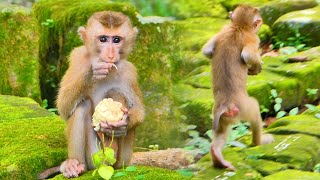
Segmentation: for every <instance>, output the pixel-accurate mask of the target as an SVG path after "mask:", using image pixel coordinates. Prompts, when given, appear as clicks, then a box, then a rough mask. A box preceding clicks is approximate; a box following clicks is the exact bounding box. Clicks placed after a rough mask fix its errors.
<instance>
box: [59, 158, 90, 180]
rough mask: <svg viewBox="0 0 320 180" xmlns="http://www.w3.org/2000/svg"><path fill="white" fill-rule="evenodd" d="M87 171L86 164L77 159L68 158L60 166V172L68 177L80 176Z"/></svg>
mask: <svg viewBox="0 0 320 180" xmlns="http://www.w3.org/2000/svg"><path fill="white" fill-rule="evenodd" d="M84 171H85V165H84V164H80V163H79V161H78V160H76V159H67V160H65V161H64V162H63V163H62V164H61V166H60V172H61V173H62V174H63V175H64V177H66V178H72V177H78V176H79V174H81V173H82V172H84Z"/></svg>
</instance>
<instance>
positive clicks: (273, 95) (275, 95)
mask: <svg viewBox="0 0 320 180" xmlns="http://www.w3.org/2000/svg"><path fill="white" fill-rule="evenodd" d="M270 92H271V96H272V97H274V98H276V97H278V92H277V90H275V89H271V91H270Z"/></svg>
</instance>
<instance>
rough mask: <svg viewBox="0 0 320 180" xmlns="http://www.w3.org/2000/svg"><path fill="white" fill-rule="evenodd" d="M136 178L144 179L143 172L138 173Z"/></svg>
mask: <svg viewBox="0 0 320 180" xmlns="http://www.w3.org/2000/svg"><path fill="white" fill-rule="evenodd" d="M136 179H137V180H142V179H144V174H140V175H138V176H137V177H136Z"/></svg>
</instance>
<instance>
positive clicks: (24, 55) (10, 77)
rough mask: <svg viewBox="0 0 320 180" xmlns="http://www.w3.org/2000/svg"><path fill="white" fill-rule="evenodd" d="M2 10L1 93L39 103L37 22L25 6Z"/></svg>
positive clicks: (0, 48)
mask: <svg viewBox="0 0 320 180" xmlns="http://www.w3.org/2000/svg"><path fill="white" fill-rule="evenodd" d="M0 9H1V12H0V27H1V28H0V43H1V47H0V59H1V64H2V65H1V66H0V72H1V74H0V93H1V94H8V95H17V96H28V97H31V98H33V99H34V100H36V101H37V102H38V103H40V102H41V93H40V83H39V58H38V40H39V37H38V29H37V24H36V21H35V20H34V18H33V17H32V15H31V14H30V12H29V10H28V9H26V8H23V7H19V6H7V7H1V8H0Z"/></svg>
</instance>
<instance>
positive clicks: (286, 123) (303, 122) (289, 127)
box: [268, 111, 320, 138]
mask: <svg viewBox="0 0 320 180" xmlns="http://www.w3.org/2000/svg"><path fill="white" fill-rule="evenodd" d="M316 113H317V112H315V111H314V112H310V113H308V115H307V114H303V115H297V116H287V117H284V118H281V120H277V121H276V122H274V123H272V124H271V125H270V126H269V127H268V132H270V133H273V134H297V133H300V134H308V135H312V136H316V137H318V138H320V132H319V125H320V119H319V118H317V117H316V116H314V114H316ZM310 114H311V115H310Z"/></svg>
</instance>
